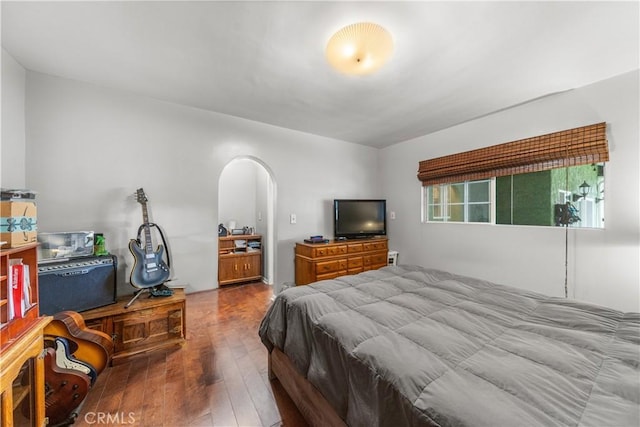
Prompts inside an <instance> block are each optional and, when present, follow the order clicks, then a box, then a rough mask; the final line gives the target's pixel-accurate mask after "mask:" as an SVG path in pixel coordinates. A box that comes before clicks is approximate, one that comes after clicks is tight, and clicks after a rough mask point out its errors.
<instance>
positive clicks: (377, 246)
mask: <svg viewBox="0 0 640 427" xmlns="http://www.w3.org/2000/svg"><path fill="white" fill-rule="evenodd" d="M363 249H364V250H365V251H378V250H383V249H387V241H386V240H382V241H380V242H368V243H363ZM385 256H386V255H385Z"/></svg>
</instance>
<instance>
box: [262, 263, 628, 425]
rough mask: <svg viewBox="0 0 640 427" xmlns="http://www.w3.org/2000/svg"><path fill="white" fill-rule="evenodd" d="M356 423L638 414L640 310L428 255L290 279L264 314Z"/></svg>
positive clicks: (604, 421)
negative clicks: (503, 279) (308, 280)
mask: <svg viewBox="0 0 640 427" xmlns="http://www.w3.org/2000/svg"><path fill="white" fill-rule="evenodd" d="M259 333H260V337H261V339H262V341H263V343H264V344H265V345H266V346H267V348H268V349H269V350H271V349H272V348H273V347H274V346H275V347H278V348H279V349H281V350H282V351H284V353H286V354H287V355H288V356H289V358H290V359H291V360H292V361H293V363H294V365H295V366H296V367H297V369H298V370H299V372H300V373H301V374H303V375H304V376H305V377H306V378H307V379H308V380H309V381H310V382H311V383H312V384H314V385H315V386H316V387H317V388H318V390H319V391H320V392H321V393H322V394H323V395H324V396H325V397H326V399H327V400H328V401H329V402H330V403H331V404H332V406H333V407H334V408H335V409H336V411H337V413H338V414H339V415H340V416H341V417H342V418H343V419H344V420H345V421H346V422H347V424H349V425H351V426H402V425H408V426H418V425H441V426H531V425H536V426H554V425H562V426H566V425H568V426H577V425H580V426H638V425H640V314H639V313H622V312H620V311H616V310H612V309H607V308H603V307H599V306H595V305H589V304H585V303H580V302H576V301H572V300H566V299H562V298H552V297H547V296H544V295H541V294H536V293H533V292H528V291H524V290H519V289H516V288H512V287H507V286H502V285H497V284H494V283H489V282H486V281H482V280H477V279H471V278H468V277H462V276H458V275H454V274H450V273H446V272H442V271H438V270H432V269H425V268H422V267H416V266H395V267H385V268H382V269H380V270H375V271H369V272H365V273H361V274H358V275H355V276H343V277H340V278H338V279H334V280H327V281H323V282H317V283H314V284H311V285H307V286H298V287H295V288H291V289H287V290H286V291H284V292H282V293H280V294H279V295H278V297H277V298H276V299H275V301H274V303H273V304H272V306H271V307H270V308H269V311H268V313H267V314H266V316H265V318H264V319H263V321H262V324H261V325H260V331H259Z"/></svg>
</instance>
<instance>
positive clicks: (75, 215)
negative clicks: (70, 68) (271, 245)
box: [26, 72, 379, 293]
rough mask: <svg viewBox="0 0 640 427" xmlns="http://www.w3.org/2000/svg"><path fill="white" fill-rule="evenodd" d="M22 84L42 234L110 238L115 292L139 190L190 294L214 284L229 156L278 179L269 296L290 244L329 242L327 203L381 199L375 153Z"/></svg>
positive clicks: (70, 84) (215, 117)
mask: <svg viewBox="0 0 640 427" xmlns="http://www.w3.org/2000/svg"><path fill="white" fill-rule="evenodd" d="M26 87H27V89H26V93H27V95H26V129H27V132H26V141H27V142H26V145H27V152H26V158H27V166H26V184H27V186H28V187H29V188H32V189H34V190H37V191H38V192H39V194H38V221H39V224H40V230H41V231H56V230H57V231H62V230H65V231H69V230H82V229H90V230H95V231H98V232H103V233H105V237H106V241H107V249H108V250H110V251H111V252H112V253H115V254H116V255H118V257H119V261H120V269H119V270H120V271H119V278H118V280H119V283H120V286H119V293H123V292H130V291H132V288H131V286H129V285H127V284H126V280H127V277H128V274H129V273H128V272H129V270H130V267H131V261H132V260H131V256H130V254H129V251H128V248H127V244H128V241H129V239H131V238H133V237H134V236H135V233H136V230H137V227H138V225H139V224H140V223H141V222H142V216H141V215H142V214H141V210H140V206H139V205H138V204H137V203H136V202H135V201H134V198H133V197H132V194H133V192H134V191H135V189H136V188H138V187H143V188H144V190H145V192H146V194H147V195H148V196H149V208H150V214H151V219H152V220H153V221H154V222H156V223H158V224H159V225H161V226H162V227H163V230H164V232H165V234H166V237H167V239H168V240H169V245H170V247H171V251H172V255H173V259H172V261H173V265H172V266H173V270H174V273H175V276H176V277H177V280H176V282H175V283H176V284H185V285H186V286H187V291H188V292H192V291H197V290H206V289H211V288H213V287H215V286H217V225H218V223H217V219H218V179H219V176H220V174H221V172H222V169H223V168H224V166H225V165H226V164H227V163H229V162H230V161H231V160H232V159H234V158H237V157H241V156H246V157H252V158H256V159H260V160H261V161H262V162H263V163H264V164H265V165H267V166H268V167H269V169H270V171H271V172H272V174H273V176H274V181H275V183H276V186H277V206H276V214H277V216H276V220H275V230H276V239H277V240H276V242H277V243H276V248H275V252H276V254H277V257H276V268H275V284H276V287H278V286H279V285H280V284H282V283H284V282H287V281H293V277H294V257H293V248H294V243H295V242H296V241H300V240H301V239H303V238H305V237H308V236H309V235H312V234H321V233H324V234H327V235H328V234H331V233H332V223H331V221H330V219H331V215H330V208H328V206H330V203H331V200H332V199H333V198H334V197H346V196H348V197H373V196H376V195H377V191H378V188H379V186H378V185H377V184H378V178H377V173H376V171H377V150H376V149H372V148H367V147H363V146H360V145H356V144H350V143H345V142H341V141H336V140H332V139H328V138H321V137H317V136H314V135H309V134H304V133H301V132H296V131H291V130H288V129H283V128H278V127H274V126H269V125H264V124H261V123H257V122H252V121H248V120H244V119H238V118H234V117H230V116H225V115H222V114H216V113H211V112H207V111H202V110H198V109H194V108H188V107H184V106H179V105H174V104H170V103H165V102H160V101H157V100H153V99H148V98H143V97H139V96H136V95H133V94H129V93H122V92H118V91H114V90H109V89H105V88H100V87H96V86H93V85H89V84H83V83H79V82H76V81H71V80H66V79H61V78H57V77H52V76H47V75H43V74H39V73H32V72H27V79H26ZM311 164H313V165H322V166H323V168H322V169H321V170H318V169H314V168H310V167H309V165H311ZM289 213H296V214H297V217H298V222H297V224H295V225H292V224H289V220H288V218H289Z"/></svg>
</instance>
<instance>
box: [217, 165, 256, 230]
mask: <svg viewBox="0 0 640 427" xmlns="http://www.w3.org/2000/svg"><path fill="white" fill-rule="evenodd" d="M257 169H258V165H257V164H256V163H255V162H253V161H251V160H234V161H232V162H231V163H229V164H228V165H227V167H225V168H224V170H223V171H222V174H221V175H220V182H219V190H218V191H219V192H220V194H219V205H218V209H219V212H218V222H219V223H222V224H224V226H225V227H227V228H228V225H229V222H230V221H234V222H235V223H236V228H242V227H244V226H248V227H255V226H256V219H255V218H256V215H257V214H256V191H257V184H258V183H257V174H258V170H257ZM229 231H231V230H229Z"/></svg>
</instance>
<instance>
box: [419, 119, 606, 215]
mask: <svg viewBox="0 0 640 427" xmlns="http://www.w3.org/2000/svg"><path fill="white" fill-rule="evenodd" d="M606 128H607V124H606V123H604V122H603V123H596V124H593V125H588V126H582V127H577V128H574V129H568V130H563V131H559V132H554V133H549V134H546V135H540V136H535V137H531V138H526V139H521V140H518V141H512V142H507V143H503V144H498V145H492V146H489V147H485V148H479V149H476V150H471V151H465V152H462V153H456V154H451V155H448V156H442V157H437V158H432V159H428V160H422V161H420V162H419V163H418V179H419V180H420V181H421V182H422V186H423V188H424V190H423V200H424V206H423V219H424V220H425V221H436V222H489V223H496V224H514V225H516V224H517V225H558V226H574V227H603V225H604V218H603V215H604V208H603V206H604V203H603V202H604V162H606V161H608V160H609V147H608V143H607V137H606ZM471 137H472V136H471Z"/></svg>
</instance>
